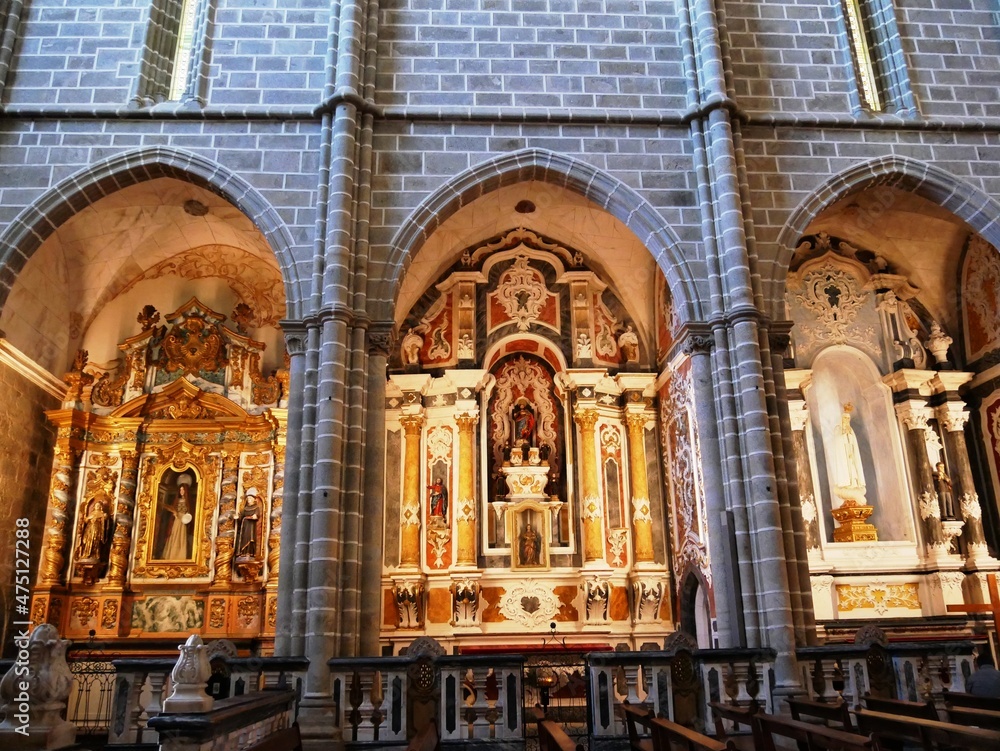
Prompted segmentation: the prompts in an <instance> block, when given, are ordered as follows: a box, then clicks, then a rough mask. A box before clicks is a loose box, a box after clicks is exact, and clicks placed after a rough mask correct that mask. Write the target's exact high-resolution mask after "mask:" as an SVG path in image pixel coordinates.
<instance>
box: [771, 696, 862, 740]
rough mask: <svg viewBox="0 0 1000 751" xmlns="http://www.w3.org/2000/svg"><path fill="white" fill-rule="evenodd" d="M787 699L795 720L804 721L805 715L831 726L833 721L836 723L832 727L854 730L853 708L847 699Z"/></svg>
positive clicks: (849, 731)
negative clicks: (835, 700)
mask: <svg viewBox="0 0 1000 751" xmlns="http://www.w3.org/2000/svg"><path fill="white" fill-rule="evenodd" d="M785 701H786V702H788V709H789V710H790V711H791V713H792V719H793V720H799V721H804V720H803V719H802V718H803V717H811V718H813V719H818V720H822V721H823V722H821V723H818V724H820V725H825V726H827V727H830V724H829V723H831V722H832V723H834V724H833V726H832V727H834V728H835V729H837V730H845V731H847V732H848V733H851V732H854V722H852V721H851V710H850V707H848V705H847V702H846V701H843V700H841V701H837V702H824V701H811V700H809V699H785Z"/></svg>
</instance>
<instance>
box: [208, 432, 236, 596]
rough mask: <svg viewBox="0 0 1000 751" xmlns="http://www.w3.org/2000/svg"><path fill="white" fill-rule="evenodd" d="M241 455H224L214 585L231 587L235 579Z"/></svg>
mask: <svg viewBox="0 0 1000 751" xmlns="http://www.w3.org/2000/svg"><path fill="white" fill-rule="evenodd" d="M239 464H240V456H239V454H232V453H229V452H228V451H227V452H226V453H224V454H223V455H222V488H221V490H220V492H219V536H218V537H217V538H216V539H215V576H214V577H213V578H212V583H213V584H215V585H219V586H229V583H230V582H231V581H232V579H233V546H234V545H235V542H236V513H237V512H236V487H237V484H238V482H239Z"/></svg>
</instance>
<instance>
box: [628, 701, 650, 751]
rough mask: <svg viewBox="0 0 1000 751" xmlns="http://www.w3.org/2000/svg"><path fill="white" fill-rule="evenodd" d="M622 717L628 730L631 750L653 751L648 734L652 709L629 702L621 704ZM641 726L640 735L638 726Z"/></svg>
mask: <svg viewBox="0 0 1000 751" xmlns="http://www.w3.org/2000/svg"><path fill="white" fill-rule="evenodd" d="M621 711H622V719H623V720H624V721H625V730H626V731H627V732H628V746H629V748H630V749H631V751H653V739H652V737H651V736H650V733H651V732H652V731H651V726H652V722H653V717H654V715H653V711H652V710H651V709H648V708H647V707H644V706H642V705H641V704H640V705H638V706H637V705H634V704H629V703H628V702H625V703H624V704H622V705H621ZM640 727H641V728H642V729H643V730H642V736H640V734H639V728H640Z"/></svg>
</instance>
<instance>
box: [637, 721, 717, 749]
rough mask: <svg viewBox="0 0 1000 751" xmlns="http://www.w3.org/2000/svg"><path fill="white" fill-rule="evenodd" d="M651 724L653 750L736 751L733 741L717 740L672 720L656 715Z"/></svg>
mask: <svg viewBox="0 0 1000 751" xmlns="http://www.w3.org/2000/svg"><path fill="white" fill-rule="evenodd" d="M651 724H652V728H651V729H652V731H653V751H676V749H678V748H680V749H682V751H736V746H734V745H733V742H732V741H726V742H725V743H723V742H722V741H717V740H715V739H714V738H709V737H708V736H707V735H702V734H701V733H696V732H695V731H694V730H689V729H688V728H686V727H684V726H683V725H678V724H677V723H676V722H671V721H670V720H664V719H662V718H660V717H656V718H654V719H653V720H652V723H651Z"/></svg>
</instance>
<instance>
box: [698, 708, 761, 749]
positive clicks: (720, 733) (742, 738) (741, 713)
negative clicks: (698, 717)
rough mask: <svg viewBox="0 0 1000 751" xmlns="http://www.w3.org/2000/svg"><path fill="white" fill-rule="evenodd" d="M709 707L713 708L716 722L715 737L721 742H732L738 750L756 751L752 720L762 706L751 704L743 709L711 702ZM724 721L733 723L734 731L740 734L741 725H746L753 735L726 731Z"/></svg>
mask: <svg viewBox="0 0 1000 751" xmlns="http://www.w3.org/2000/svg"><path fill="white" fill-rule="evenodd" d="M708 706H710V707H711V708H712V717H713V719H714V720H715V735H716V737H717V738H718V739H719V740H720V741H725V740H731V741H732V742H733V744H734V745H735V746H736V748H737V749H742V751H754V747H753V736H752V733H753V724H752V722H751V718H752V717H753V716H754V715H755V714H757V712H759V711H760V705H759V704H757V702H751V703H750V705H749V706H746V707H742V706H740V705H738V704H723V703H722V702H718V701H710V702H709V703H708ZM723 720H729V721H730V722H731V723H733V730H734V731H736V732H739V729H740V726H741V725H745V726H746V728H747V732H748V733H751V735H734V734H733V733H731V732H730V731H728V730H726V725H725V723H724V722H723Z"/></svg>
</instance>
